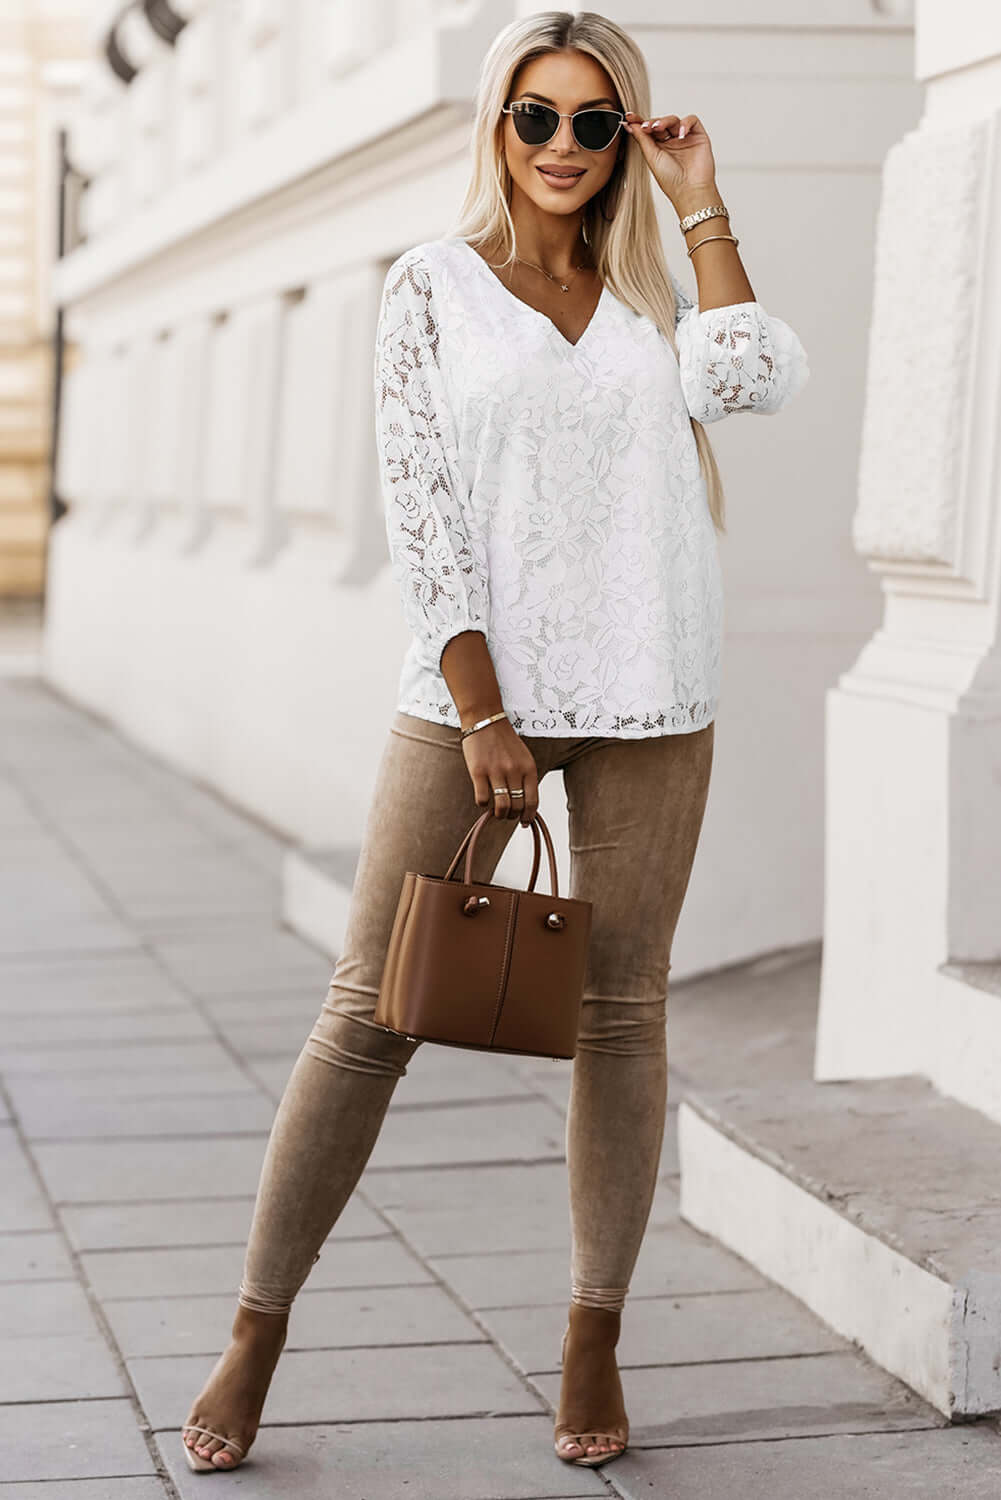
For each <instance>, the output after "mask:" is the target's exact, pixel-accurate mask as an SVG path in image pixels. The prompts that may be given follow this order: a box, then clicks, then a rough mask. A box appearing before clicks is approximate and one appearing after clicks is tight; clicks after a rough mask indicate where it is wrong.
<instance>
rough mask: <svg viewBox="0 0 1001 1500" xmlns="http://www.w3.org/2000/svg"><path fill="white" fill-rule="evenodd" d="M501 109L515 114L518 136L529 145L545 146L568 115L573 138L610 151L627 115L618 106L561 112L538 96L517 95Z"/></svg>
mask: <svg viewBox="0 0 1001 1500" xmlns="http://www.w3.org/2000/svg"><path fill="white" fill-rule="evenodd" d="M501 113H502V114H505V115H510V116H511V117H512V119H513V120H514V128H515V130H516V131H517V132H518V138H519V140H522V141H524V142H525V145H526V146H544V145H545V144H546V142H547V141H551V140H552V138H553V136H554V135H555V134H556V132H557V130H559V128H560V121H561V120H566V119H568V120H569V121H570V129H571V130H572V131H573V138H574V140H575V141H576V142H577V144H578V146H580V147H581V148H582V149H583V150H584V151H607V149H608V147H609V146H610V145H611V144H612V142H613V141H614V140H615V137H616V136H617V135H618V133H619V130H620V129H621V127H622V125H623V123H624V121H625V118H626V117H625V115H624V114H622V112H621V111H620V110H617V109H579V110H577V112H576V114H572V115H561V114H560V112H559V110H558V109H550V107H549V105H548V104H539V103H537V102H536V101H535V100H534V99H516V100H515V101H514V103H513V104H506V105H504V107H503V109H502V110H501Z"/></svg>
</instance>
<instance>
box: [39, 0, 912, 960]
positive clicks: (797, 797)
mask: <svg viewBox="0 0 1001 1500" xmlns="http://www.w3.org/2000/svg"><path fill="white" fill-rule="evenodd" d="M536 8H537V7H527V6H526V7H520V6H518V5H514V4H497V3H491V4H487V3H486V0H480V3H476V0H466V3H458V0H456V3H453V4H445V3H431V0H424V3H420V4H415V5H412V6H410V7H400V6H397V5H395V4H390V3H389V0H371V3H367V4H361V3H359V0H342V3H337V0H283V3H278V0H253V3H252V0H246V3H243V4H234V3H227V0H171V4H170V5H169V6H168V5H164V4H158V5H154V6H149V5H146V6H143V5H136V6H133V7H131V8H129V9H127V10H126V11H124V12H123V9H122V7H121V6H120V5H117V6H108V7H105V9H104V11H103V12H102V13H101V14H100V15H98V16H96V17H95V21H94V27H93V43H94V61H93V63H92V66H91V68H90V70H89V72H88V78H87V83H86V87H85V90H84V95H83V98H82V100H81V106H80V110H79V117H78V123H77V126H76V128H75V130H74V132H73V135H72V141H71V149H72V153H73V157H74V162H75V165H76V166H77V167H78V168H80V169H81V170H82V171H84V172H85V173H86V174H87V176H88V178H89V184H90V185H89V188H88V190H87V193H86V196H85V199H84V204H83V214H84V223H83V227H84V230H85V232H86V235H87V242H86V243H85V244H84V245H82V246H81V247H80V248H78V249H76V250H74V251H73V252H72V253H71V254H70V255H68V256H67V257H66V258H65V259H64V260H63V261H62V262H61V263H60V264H59V266H58V267H57V268H56V269H55V272H54V276H53V281H54V286H55V289H56V295H57V296H58V298H59V300H60V302H61V304H62V305H63V307H64V308H65V310H66V318H67V328H68V332H69V334H70V337H71V338H72V339H74V340H75V341H76V343H77V344H78V346H79V351H80V357H79V360H78V362H77V364H76V366H75V368H74V369H73V371H72V373H71V374H70V376H69V377H68V381H67V389H66V393H65V399H64V422H63V426H62V432H61V440H60V447H59V465H58V480H59V488H60V493H61V495H62V496H63V498H64V499H65V500H66V501H67V503H68V504H69V506H70V511H69V514H68V515H66V516H65V517H64V518H63V519H62V520H61V521H60V522H59V524H58V525H57V526H56V528H55V529H54V532H53V535H52V540H51V545H50V557H49V577H48V603H47V619H46V631H45V643H44V671H45V673H46V675H47V676H48V678H49V679H50V680H51V681H52V682H53V683H54V684H55V685H56V686H58V687H59V689H60V690H62V691H63V692H65V693H66V694H68V695H69V696H70V697H71V698H73V699H74V700H76V701H78V702H80V703H81V704H84V705H86V706H87V707H89V708H92V709H94V710H95V711H97V712H99V713H101V714H103V715H106V716H107V717H108V718H109V719H110V720H111V721H112V722H113V723H114V724H115V725H117V726H118V727H119V728H121V729H122V730H123V731H124V732H125V733H126V734H128V735H129V736H131V737H132V738H133V739H135V740H137V741H139V742H141V743H142V744H144V745H146V746H148V747H149V748H151V749H152V750H154V751H156V752H157V753H158V754H160V755H162V756H163V757H164V758H165V759H166V760H167V761H169V762H170V763H171V764H173V765H175V766H177V767H178V768H180V769H183V770H185V771H187V772H189V773H190V774H192V775H195V776H197V777H199V778H200V779H202V780H204V781H205V782H207V783H208V784H210V785H212V786H213V787H215V788H217V789H218V790H219V791H221V792H222V793H223V794H225V795H226V796H228V797H229V798H231V799H232V800H233V801H234V802H236V803H238V804H239V805H241V806H242V807H243V808H245V809H248V810H250V811H252V812H254V813H256V814H257V815H259V816H260V817H261V818H262V819H264V820H265V821H267V822H268V823H270V824H271V825H273V826H274V827H276V828H277V829H279V830H280V831H281V832H283V833H285V834H287V835H289V836H291V837H293V838H295V839H297V840H299V841H301V842H302V843H303V844H305V845H307V846H309V847H310V848H314V849H323V848H329V847H338V848H348V849H350V848H351V847H352V846H356V845H357V842H358V840H359V838H360V835H361V830H362V826H363V823H364V818H365V813H366V810H367V805H368V800H369V794H370V792H371V788H372V786H373V782H374V775H375V765H376V760H377V756H378V753H379V750H380V747H381V744H382V742H383V740H384V737H385V733H386V728H387V725H388V722H389V720H390V717H391V714H392V710H393V707H394V704H395V689H396V683H397V676H398V671H399V666H400V662H401V659H402V655H403V652H404V650H405V647H406V643H407V634H406V629H405V626H404V623H403V617H402V611H401V608H400V604H399V600H398V598H397V596H396V593H395V589H394V586H393V583H392V580H391V578H390V572H389V564H388V555H387V551H386V541H385V533H384V523H383V517H382V511H381V501H380V497H379V492H378V478H377V470H376V450H375V441H374V413H373V409H372V393H371V386H372V381H371V370H372V357H373V339H374V331H375V320H376V315H377V304H378V297H379V292H380V290H381V285H382V280H383V275H384V272H385V269H386V267H387V266H388V265H389V263H390V262H391V261H392V260H393V259H394V258H395V257H396V256H397V255H398V254H399V253H400V252H401V250H403V249H405V248H407V247H408V246H410V245H412V244H416V243H419V242H420V241H422V240H424V239H428V238H433V237H435V236H436V235H438V234H440V233H442V232H443V229H444V228H445V226H446V225H447V224H448V222H449V221H450V219H451V217H452V215H453V214H454V213H455V211H456V210H457V208H458V205H459V203H460V201H461V197H462V193H463V188H464V184H465V179H466V174H467V170H468V159H467V153H468V143H469V128H470V118H471V93H472V90H473V88H474V86H475V80H476V77H477V75H478V71H479V66H480V62H481V59H482V57H483V54H484V52H485V50H486V48H487V46H488V45H489V43H490V41H491V40H492V38H493V37H494V35H495V34H496V32H497V31H498V29H499V28H500V27H501V26H503V25H504V24H506V22H507V21H508V20H510V19H512V18H513V17H514V16H515V15H517V14H519V13H523V11H524V12H530V11H531V10H533V9H536ZM603 11H604V13H605V14H607V15H608V16H610V17H611V18H613V19H615V20H616V21H618V22H619V23H620V24H622V25H624V26H626V27H627V28H628V29H629V30H630V32H631V33H632V35H633V36H634V37H635V38H636V40H637V42H638V43H639V44H640V46H641V47H642V49H643V51H644V54H645V56H646V58H647V60H648V64H649V67H650V72H651V77H652V98H653V101H654V105H655V107H656V108H658V109H661V110H664V109H670V110H673V111H676V112H678V113H687V112H689V111H694V112H696V113H698V114H699V116H700V117H701V118H702V119H703V120H704V121H705V123H706V127H707V129H708V131H709V133H710V136H711V138H712V140H713V146H714V152H715V155H716V159H717V165H718V174H719V181H720V185H721V189H722V192H723V195H724V197H725V200H726V202H727V205H728V207H729V209H730V213H731V222H732V224H733V226H734V232H735V233H737V234H738V235H739V236H740V239H741V255H742V258H743V260H744V263H745V265H746V267H747V269H748V273H749V275H750V278H751V281H752V284H753V286H754V289H755V293H756V295H757V297H758V298H759V300H760V301H761V302H762V303H763V304H764V306H765V307H766V308H768V310H769V311H770V312H773V313H775V314H777V315H778V316H780V317H783V318H784V319H786V320H787V321H788V322H789V323H790V324H791V325H792V326H793V327H794V328H795V329H796V330H797V332H798V333H799V334H800V336H801V337H802V339H803V342H804V344H805V346H806V349H807V352H808V354H809V356H810V363H811V381H810V385H809V386H808V388H807V390H806V391H805V392H804V393H803V395H802V397H801V398H800V399H799V400H798V401H797V402H796V403H795V406H794V407H790V409H789V410H788V411H787V412H784V413H782V414H781V416H780V417H779V419H778V420H777V421H774V420H773V419H771V418H765V417H760V418H754V417H745V418H744V419H743V420H741V419H739V418H738V419H731V420H729V421H727V422H724V423H720V424H716V425H715V426H714V427H712V428H711V429H710V430H709V432H710V437H711V439H712V441H713V443H714V446H715V448H716V452H717V455H718V458H719V462H720V467H721V470H722V473H723V477H724V482H725V484H726V487H727V493H728V527H729V531H728V534H727V536H726V537H724V538H721V539H720V549H721V560H722V565H723V571H724V583H725V590H726V632H725V640H724V678H723V689H722V699H721V705H720V710H719V714H718V725H717V740H716V759H715V765H714V773H713V786H712V788H711V792H710V799H709V805H708V809H707V814H706V820H705V824H704V828H703V834H702V840H701V844H700V849H699V854H698V857H697V860H696V865H695V869H694V872H693V876H692V881H691V885H690V887H689V892H688V896H687V899H686V909H685V912H684V914H683V917H682V922H681V924H680V926H679V930H678V934H677V939H676V943H675V952H674V956H673V968H672V975H673V976H674V978H676V979H678V978H681V977H683V976H684V975H685V974H686V973H692V972H695V971H698V970H705V969H709V968H715V967H719V966H722V965H726V964H728V963H732V962H735V961H737V960H740V959H742V958H745V957H748V956H750V955H754V954H759V953H765V952H768V951H771V950H774V949H776V948H782V947H786V946H793V945H796V944H800V943H809V942H816V941H817V940H819V938H820V935H821V930H822V921H823V906H824V841H823V839H824V830H823V823H824V755H825V739H824V736H825V694H826V693H827V691H828V689H829V687H830V685H831V683H832V682H835V681H836V680H838V677H839V674H840V673H844V672H845V671H846V670H847V669H848V668H849V667H850V666H851V664H852V662H853V661H855V660H856V658H857V657H858V655H859V651H860V649H861V648H862V646H863V644H864V642H865V641H866V639H867V638H868V637H869V636H870V635H871V634H872V632H873V630H874V629H875V628H876V626H877V624H878V619H879V606H880V600H879V592H878V588H877V587H876V581H875V580H874V579H873V577H872V576H871V574H870V572H869V570H868V569H867V568H866V566H865V563H864V561H863V560H862V558H860V557H859V555H858V554H857V552H856V551H855V550H854V549H853V547H852V541H851V531H852V518H853V514H854V512H855V506H856V481H857V470H858V450H859V441H860V436H861V432H862V424H863V390H864V376H865V369H866V359H867V351H868V336H869V325H870V314H871V308H872V271H873V256H874V236H875V230H876V222H877V210H878V205H879V190H880V173H881V168H882V163H883V159H884V156H885V155H886V152H887V150H888V149H889V147H890V146H891V144H892V143H893V142H894V141H897V140H899V139H900V138H901V137H903V136H905V135H906V133H907V132H908V131H909V130H911V129H912V128H913V127H914V125H915V124H916V122H917V120H918V117H919V113H920V106H921V90H920V88H919V87H918V85H917V84H916V83H915V81H914V76H913V30H912V21H911V18H910V16H909V14H908V11H907V6H906V5H904V4H900V5H898V4H894V3H892V0H883V3H877V0H821V3H818V4H813V5H811V6H809V7H805V6H803V5H801V4H799V3H793V0H761V3H760V4H758V5H757V6H755V7H753V16H752V15H749V13H748V8H747V7H746V5H744V4H743V3H738V0H704V3H702V4H700V5H699V6H695V5H690V6H677V7H674V8H673V12H672V14H670V15H669V16H665V12H664V7H662V6H656V5H652V4H649V3H647V0H609V3H608V4H606V5H605V6H604V7H603ZM168 16H173V17H174V18H175V19H176V22H177V27H176V32H175V34H174V35H173V37H172V38H170V37H169V35H167V34H166V33H169V32H170V30H171V27H170V26H169V25H167V26H165V25H164V24H162V23H163V22H164V20H165V18H167V17H168ZM154 21H155V22H156V23H157V24H156V25H154V24H153V22H154ZM182 23H183V24H182ZM109 59H110V61H109ZM116 70H117V71H116ZM123 75H128V76H127V77H126V76H123ZM658 210H659V212H660V215H661V223H662V228H663V236H664V243H665V247H666V252H667V256H668V261H669V263H670V264H671V266H672V268H673V269H675V271H676V272H677V274H678V275H679V276H680V277H681V279H682V280H683V281H684V282H685V283H686V285H687V286H688V288H689V290H691V291H693V292H694V290H695V283H694V276H693V274H692V270H691V267H690V265H689V264H688V262H687V259H686V257H685V253H684V252H685V246H684V241H683V238H682V236H681V235H680V233H679V231H678V228H677V221H676V216H675V214H674V211H673V209H672V208H671V206H670V204H669V203H668V201H667V200H666V199H661V198H658ZM835 309H836V316H832V310H835ZM877 456H878V455H877ZM551 781H552V778H550V782H551ZM542 810H543V813H544V815H545V816H546V818H547V821H549V822H550V826H551V827H552V828H553V830H554V835H555V836H556V837H557V838H558V839H559V841H560V847H559V854H560V861H561V869H562V870H563V871H564V872H565V871H566V869H567V862H568V857H569V856H568V850H567V845H566V833H565V806H564V798H563V795H562V788H561V787H560V786H559V785H558V784H549V782H547V783H544V785H543V791H542ZM527 843H528V841H527V840H525V844H526V845H527ZM527 867H528V850H527V848H524V847H521V846H520V841H519V840H517V839H515V840H513V841H512V845H511V846H510V848H509V850H508V852H507V853H506V854H505V856H504V860H503V861H502V865H501V867H500V870H499V873H498V877H497V878H498V879H501V880H504V879H505V878H507V879H509V880H511V881H512V882H514V883H517V882H518V881H519V880H521V879H522V878H523V874H524V872H525V871H527ZM763 872H765V878H763ZM563 878H564V879H565V874H564V877H563ZM307 925H308V924H307ZM321 929H322V919H320V918H319V917H318V918H317V927H316V930H317V932H321ZM321 935H322V932H321Z"/></svg>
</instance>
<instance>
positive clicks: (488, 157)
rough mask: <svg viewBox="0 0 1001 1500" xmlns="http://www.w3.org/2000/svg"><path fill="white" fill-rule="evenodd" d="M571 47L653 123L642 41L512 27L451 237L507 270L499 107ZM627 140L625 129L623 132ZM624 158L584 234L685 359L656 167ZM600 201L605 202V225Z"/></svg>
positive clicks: (709, 479)
mask: <svg viewBox="0 0 1001 1500" xmlns="http://www.w3.org/2000/svg"><path fill="white" fill-rule="evenodd" d="M568 47H573V48H576V50H577V51H579V52H586V53H588V54H589V56H591V57H593V58H594V59H595V60H596V61H597V62H598V63H600V64H601V66H602V67H603V68H604V69H605V71H606V72H607V73H608V75H609V77H610V78H611V80H612V82H613V84H614V85H615V88H616V90H617V92H618V96H619V100H620V102H621V105H622V108H623V109H632V110H635V111H636V113H637V114H638V115H639V116H640V118H641V119H643V120H646V119H648V118H649V112H650V80H649V77H648V74H647V68H646V62H645V60H644V58H643V54H642V53H641V52H640V50H639V48H638V47H637V46H636V43H635V42H634V41H633V40H632V38H631V37H630V36H628V35H627V34H626V32H624V31H623V30H622V28H621V27H620V26H616V24H615V22H614V21H609V20H607V19H606V18H605V17H604V16H599V15H598V14H597V13H596V12H595V11H591V10H585V11H578V12H576V13H574V12H572V11H567V10H547V11H539V12H538V13H536V14H535V15H531V16H525V17H524V18H523V19H521V20H517V21H512V22H511V23H510V24H509V25H508V26H505V27H504V28H503V30H501V31H500V32H499V33H498V34H497V36H496V37H495V38H494V40H493V42H492V43H491V45H490V47H489V49H488V51H487V54H486V56H485V57H484V59H483V64H482V67H481V69H480V80H479V84H478V87H477V91H476V101H475V102H476V113H475V117H474V122H473V136H472V158H473V161H472V173H471V176H470V179H469V185H468V187H467V189H466V196H465V199H464V200H463V203H462V206H461V208H460V210H459V217H458V219H457V221H456V222H455V223H454V224H453V225H452V227H451V229H449V230H448V234H449V235H459V236H461V237H462V238H463V239H469V240H472V241H479V242H482V243H488V244H494V245H496V244H499V245H502V246H504V247H505V248H506V250H507V258H506V260H505V261H504V262H503V263H504V264H505V265H509V264H510V263H511V261H512V260H513V258H514V255H515V237H514V223H513V221H512V219H511V211H510V207H509V203H510V198H511V186H512V178H511V174H510V172H509V171H508V168H507V161H506V159H505V155H504V143H503V126H504V115H503V114H502V113H501V107H502V106H503V104H504V103H505V102H506V100H507V97H508V91H509V89H510V88H511V84H512V82H513V80H514V76H515V74H516V72H517V71H518V69H519V67H521V65H522V64H523V63H525V62H528V60H529V59H530V58H534V57H540V56H542V55H544V54H545V53H547V52H559V51H563V50H564V49H566V48H568ZM622 135H623V136H625V135H626V132H624V131H623V132H622ZM619 153H620V155H619V159H618V161H617V162H616V165H615V168H614V170H613V172H612V175H611V177H610V178H609V179H608V182H607V183H606V184H605V186H604V188H603V189H602V191H601V192H600V193H595V194H594V196H593V197H592V198H591V199H590V200H589V201H588V203H587V204H586V206H585V209H584V223H583V232H584V236H585V238H586V240H587V242H588V245H589V246H590V247H591V250H592V253H593V255H594V258H595V266H596V269H597V272H598V275H599V276H600V278H601V280H602V281H603V282H604V283H605V284H606V285H607V286H608V288H609V291H611V292H612V293H613V295H614V296H616V297H618V299H619V301H620V302H624V303H625V304H626V306H627V307H631V308H632V309H633V311H634V312H637V313H640V314H645V315H646V316H647V317H648V318H650V319H652V321H653V322H654V323H655V324H656V325H657V327H658V328H659V329H660V331H661V332H662V333H663V334H664V336H665V338H666V339H667V340H668V341H669V343H670V345H671V348H672V349H673V350H674V351H675V353H676V354H677V349H678V346H677V343H676V341H675V337H674V322H675V306H676V298H675V295H674V287H673V286H672V284H671V277H670V273H669V271H668V268H667V262H666V260H665V258H664V249H663V245H662V244H661V237H660V228H659V226H658V223H657V216H656V213H655V211H654V203H653V193H652V191H651V183H650V169H649V168H648V167H647V164H646V162H645V160H644V159H643V158H642V155H641V153H640V152H639V151H638V150H637V151H628V150H626V149H624V145H620V146H619ZM599 200H602V201H603V202H604V203H605V214H607V215H609V216H610V217H611V223H608V222H607V221H606V218H605V216H604V214H603V213H602V210H601V206H600V204H599ZM690 420H691V423H692V431H693V433H694V435H695V444H696V447H697V448H698V452H699V461H700V463H701V466H702V474H703V476H704V478H705V482H706V493H707V497H708V501H709V513H710V515H711V516H712V519H713V524H714V526H715V527H716V530H717V531H718V532H725V531H726V527H725V525H724V521H723V509H724V496H723V483H722V480H721V478H720V473H719V469H718V468H717V465H716V459H715V457H714V455H713V451H712V448H711V447H710V444H709V439H708V437H707V436H706V431H705V428H704V427H703V425H702V423H701V422H697V421H696V420H695V418H694V417H692V418H691V419H690Z"/></svg>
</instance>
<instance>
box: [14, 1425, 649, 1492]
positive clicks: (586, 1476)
mask: <svg viewBox="0 0 1001 1500" xmlns="http://www.w3.org/2000/svg"><path fill="white" fill-rule="evenodd" d="M552 1431H553V1424H552V1420H551V1419H550V1418H549V1417H534V1416H533V1417H494V1418H477V1417H466V1418H465V1419H464V1420H462V1421H445V1422H439V1421H425V1422H365V1423H358V1424H356V1425H355V1426H351V1425H350V1424H348V1423H338V1424H337V1425H331V1426H320V1427H306V1426H296V1427H268V1428H264V1429H262V1431H261V1433H260V1435H259V1437H258V1438H257V1441H256V1442H255V1444H254V1446H253V1448H252V1449H251V1451H250V1454H249V1456H248V1457H247V1459H246V1460H245V1462H244V1463H242V1464H241V1465H240V1468H239V1475H240V1500H276V1497H277V1496H280V1495H285V1494H289V1495H295V1497H296V1500H335V1497H336V1500H377V1497H382V1496H385V1497H387V1500H390V1497H392V1500H398V1497H400V1496H406V1497H407V1500H592V1497H594V1496H598V1495H607V1494H608V1493H609V1491H608V1490H607V1489H606V1487H605V1485H604V1484H603V1483H602V1481H601V1479H599V1477H598V1474H597V1473H596V1472H595V1471H593V1470H588V1469H583V1468H580V1467H579V1466H576V1465H573V1464H564V1463H561V1461H560V1460H559V1459H558V1458H557V1457H556V1455H555V1453H554V1452H553V1451H552ZM157 1442H158V1446H159V1449H160V1452H161V1454H162V1455H163V1458H164V1461H165V1463H166V1464H167V1466H168V1468H169V1471H170V1477H171V1479H172V1480H173V1482H174V1484H175V1485H176V1486H177V1490H178V1493H179V1494H180V1496H181V1500H204V1486H203V1487H202V1489H199V1487H198V1486H199V1481H201V1480H202V1479H203V1476H202V1475H200V1474H192V1473H191V1472H190V1470H189V1469H188V1467H187V1465H186V1463H185V1461H184V1455H183V1454H182V1453H181V1452H180V1449H179V1438H178V1437H177V1436H176V1434H174V1433H169V1434H168V1433H161V1434H158V1437H157ZM623 1461H624V1460H623V1459H617V1460H616V1463H622V1462H623ZM605 1472H607V1470H606V1471H605ZM0 1494H2V1491H0ZM67 1500H71V1497H67ZM644 1500H660V1497H659V1496H656V1495H654V1494H652V1493H651V1492H648V1493H647V1495H646V1496H645V1497H644Z"/></svg>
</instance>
